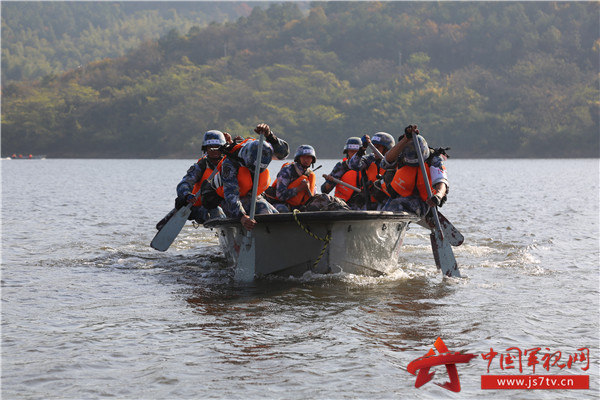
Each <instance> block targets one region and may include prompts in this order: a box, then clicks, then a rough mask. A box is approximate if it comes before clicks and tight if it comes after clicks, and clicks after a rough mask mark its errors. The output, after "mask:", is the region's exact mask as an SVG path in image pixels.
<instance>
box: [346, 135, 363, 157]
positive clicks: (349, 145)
mask: <svg viewBox="0 0 600 400" xmlns="http://www.w3.org/2000/svg"><path fill="white" fill-rule="evenodd" d="M361 147H362V140H360V138H358V137H355V136H353V137H350V138H348V140H346V144H345V145H344V152H343V153H344V154H348V150H357V151H358V150H359V149H360V148H361Z"/></svg>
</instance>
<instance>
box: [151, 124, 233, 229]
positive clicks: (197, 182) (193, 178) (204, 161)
mask: <svg viewBox="0 0 600 400" xmlns="http://www.w3.org/2000/svg"><path fill="white" fill-rule="evenodd" d="M231 142H232V140H231V135H229V133H226V132H221V131H218V130H210V131H207V132H205V133H204V137H203V138H202V151H203V152H204V154H203V156H202V157H201V158H200V159H198V161H197V162H196V163H195V164H193V165H192V166H191V167H190V168H189V169H188V170H187V173H186V174H185V176H184V177H183V178H182V179H181V181H180V182H179V184H178V185H177V198H176V199H175V208H177V209H179V208H181V207H183V206H184V205H186V204H187V203H192V202H193V206H192V208H191V210H192V212H191V214H190V216H189V218H188V219H190V220H195V221H196V222H198V223H203V222H204V221H205V220H206V219H207V218H208V210H207V209H206V207H203V206H202V197H201V196H198V197H197V198H196V196H195V194H196V193H197V192H198V190H200V186H201V185H202V182H204V181H205V180H206V179H207V178H208V177H209V176H210V174H211V173H212V172H213V170H214V169H215V168H216V167H217V165H218V163H219V161H221V158H222V157H223V154H222V153H221V149H222V148H223V146H225V145H226V144H227V143H231ZM220 214H222V211H221V210H215V215H220ZM161 222H162V221H161ZM165 222H166V221H165ZM159 224H160V222H159Z"/></svg>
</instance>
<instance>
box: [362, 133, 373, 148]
mask: <svg viewBox="0 0 600 400" xmlns="http://www.w3.org/2000/svg"><path fill="white" fill-rule="evenodd" d="M360 140H361V141H362V147H363V148H365V149H366V148H367V147H369V143H371V137H370V136H369V135H363V137H362V138H361V139H360Z"/></svg>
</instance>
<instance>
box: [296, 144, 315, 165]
mask: <svg viewBox="0 0 600 400" xmlns="http://www.w3.org/2000/svg"><path fill="white" fill-rule="evenodd" d="M300 156H311V157H312V159H313V160H312V163H313V164H314V163H316V162H317V153H316V152H315V149H314V147H312V146H311V145H309V144H303V145H300V146H298V149H297V150H296V154H295V155H294V162H298V160H299V159H300Z"/></svg>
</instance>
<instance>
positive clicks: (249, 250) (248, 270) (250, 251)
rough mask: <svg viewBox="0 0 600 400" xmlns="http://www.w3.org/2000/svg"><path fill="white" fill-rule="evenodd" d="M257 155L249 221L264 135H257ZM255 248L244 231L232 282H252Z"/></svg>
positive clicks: (248, 234)
mask: <svg viewBox="0 0 600 400" xmlns="http://www.w3.org/2000/svg"><path fill="white" fill-rule="evenodd" d="M259 136H260V138H259V139H258V154H257V155H256V165H255V166H254V182H252V197H251V199H250V219H254V214H255V213H256V195H257V193H258V179H259V175H260V161H261V158H262V148H263V143H264V141H265V136H264V135H259ZM255 262H256V246H255V245H254V237H253V236H252V231H246V236H244V241H243V243H242V246H241V247H240V253H239V254H238V260H237V267H236V269H235V275H234V277H233V280H234V281H236V282H252V281H253V280H254V272H255V271H256V264H255Z"/></svg>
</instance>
